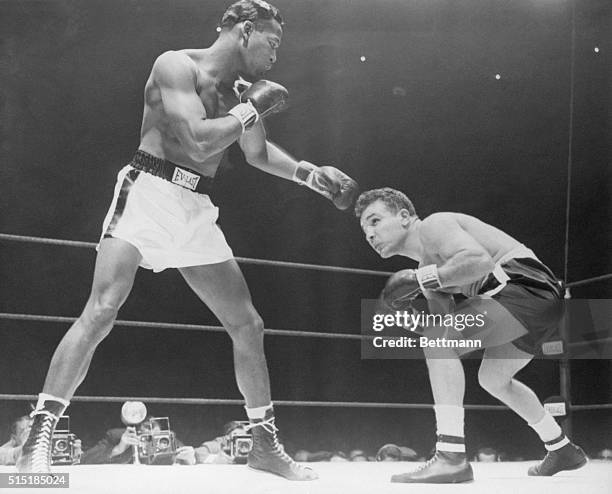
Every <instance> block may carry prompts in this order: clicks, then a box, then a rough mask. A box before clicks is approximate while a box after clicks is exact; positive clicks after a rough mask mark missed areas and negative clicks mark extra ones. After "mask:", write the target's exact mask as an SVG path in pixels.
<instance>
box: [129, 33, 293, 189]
mask: <svg viewBox="0 0 612 494" xmlns="http://www.w3.org/2000/svg"><path fill="white" fill-rule="evenodd" d="M260 24H261V26H263V27H262V29H254V30H253V31H252V34H251V35H250V37H249V40H248V43H247V44H246V45H245V46H246V47H247V48H245V49H247V50H248V57H247V56H245V57H241V56H240V55H238V54H237V53H236V49H235V46H233V45H232V46H228V45H224V44H219V46H217V47H215V46H213V47H211V48H205V49H187V50H180V51H169V52H166V53H163V54H162V55H161V56H159V57H158V59H157V60H156V61H155V63H154V65H153V69H152V70H151V74H150V76H149V79H148V80H147V83H146V85H145V90H144V112H143V119H142V127H141V132H140V136H141V142H140V146H139V149H140V150H142V151H145V152H147V153H149V154H152V155H153V156H157V157H158V158H164V159H167V160H169V161H172V162H173V163H176V164H178V165H182V166H185V167H187V168H190V169H192V170H194V171H197V172H199V173H201V174H202V175H206V176H214V174H215V172H216V170H217V168H218V166H219V163H220V162H221V158H222V156H223V151H224V150H225V149H226V148H227V147H228V146H230V145H231V144H232V143H233V142H235V141H236V140H238V142H239V144H240V146H241V148H242V150H243V151H244V153H245V156H246V158H247V161H249V163H250V164H252V165H254V166H257V167H260V166H261V167H263V166H265V165H267V163H268V158H271V159H272V160H273V161H277V160H276V159H275V158H276V154H277V150H276V147H275V146H273V145H272V144H271V143H266V134H265V130H264V127H263V125H262V123H261V121H260V122H258V123H257V124H255V126H254V127H253V128H252V129H251V130H250V131H249V132H248V133H245V134H244V135H243V134H242V127H241V125H240V122H239V121H238V120H237V119H236V118H235V117H233V116H231V115H228V113H227V112H228V110H229V109H231V108H232V107H234V106H236V105H237V104H238V103H239V101H238V99H237V97H236V94H235V93H234V90H233V86H234V81H235V80H236V79H237V78H238V77H239V76H242V77H244V78H246V79H248V80H249V81H251V82H254V81H256V80H259V79H261V78H263V76H264V75H265V74H266V72H267V71H269V70H270V69H271V68H272V66H273V64H274V63H275V62H276V50H277V49H278V47H279V46H280V42H281V37H282V28H281V26H280V24H278V23H277V22H276V21H261V22H260ZM232 50H233V52H232V53H229V52H230V51H232ZM229 55H231V56H232V60H236V63H235V64H234V65H231V66H230V65H228V64H227V63H226V60H228V56H229ZM269 154H271V156H268V155H269ZM287 167H288V165H285V166H284V167H282V168H287ZM289 168H291V167H289ZM266 171H268V172H269V173H273V174H275V175H279V176H282V177H283V178H290V173H289V172H291V171H293V170H292V169H291V170H289V171H287V170H283V169H281V170H270V169H268V170H266Z"/></svg>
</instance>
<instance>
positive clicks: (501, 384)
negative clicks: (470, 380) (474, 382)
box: [478, 365, 512, 396]
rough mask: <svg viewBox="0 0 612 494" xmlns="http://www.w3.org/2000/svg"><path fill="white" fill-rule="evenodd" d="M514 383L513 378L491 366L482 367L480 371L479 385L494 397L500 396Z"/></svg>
mask: <svg viewBox="0 0 612 494" xmlns="http://www.w3.org/2000/svg"><path fill="white" fill-rule="evenodd" d="M511 381H512V376H507V375H505V374H504V373H501V372H497V371H495V370H494V369H492V368H491V367H490V366H487V365H481V366H480V369H478V383H479V384H480V386H481V387H482V388H483V389H484V390H486V391H487V392H488V393H490V394H492V395H493V396H497V395H499V394H500V393H501V392H503V390H504V389H506V388H507V387H508V386H509V385H510V383H511Z"/></svg>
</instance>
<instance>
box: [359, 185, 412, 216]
mask: <svg viewBox="0 0 612 494" xmlns="http://www.w3.org/2000/svg"><path fill="white" fill-rule="evenodd" d="M376 201H382V202H383V203H384V204H385V206H387V209H389V211H392V212H394V213H397V212H399V211H400V210H401V209H406V210H407V211H408V212H409V213H410V216H416V217H417V218H418V216H417V214H416V210H415V209H414V206H413V204H412V201H411V200H410V199H408V196H406V194H404V193H403V192H400V191H399V190H396V189H392V188H391V187H383V188H382V189H372V190H366V191H365V192H363V193H362V194H361V195H360V196H359V197H358V198H357V202H356V204H355V216H357V218H361V215H362V214H363V211H364V209H365V208H367V207H368V206H369V205H370V204H372V203H373V202H376Z"/></svg>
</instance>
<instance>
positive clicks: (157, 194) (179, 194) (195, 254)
mask: <svg viewBox="0 0 612 494" xmlns="http://www.w3.org/2000/svg"><path fill="white" fill-rule="evenodd" d="M139 153H141V152H140V151H139ZM142 154H144V153H142ZM150 158H154V157H150ZM154 159H155V160H159V158H154ZM160 161H162V160H160ZM166 163H169V162H166ZM133 165H134V163H131V164H128V165H126V166H125V167H123V169H122V170H121V171H120V172H119V173H118V175H117V184H116V186H115V194H114V197H113V201H112V203H111V206H110V209H109V210H108V213H107V215H106V218H105V219H104V224H103V227H102V238H108V237H113V238H120V239H122V240H125V241H126V242H129V243H130V244H132V245H133V246H134V247H136V248H137V249H138V251H139V252H140V254H141V255H142V261H141V262H140V266H142V267H143V268H146V269H152V270H153V271H155V272H159V271H162V270H164V269H166V268H180V267H186V266H199V265H203V264H216V263H220V262H223V261H227V260H229V259H232V258H233V257H234V255H233V253H232V249H231V248H230V246H229V245H228V244H227V241H226V240H225V236H224V235H223V232H222V231H221V229H220V228H219V226H218V225H217V223H216V221H217V218H218V216H219V209H218V208H217V207H216V206H215V205H214V204H213V203H212V201H211V200H210V197H209V196H208V195H207V194H202V193H199V192H195V191H193V190H189V189H188V188H185V187H184V186H181V185H177V184H176V183H172V182H171V181H168V180H166V179H164V178H161V177H158V176H154V175H152V174H150V173H147V172H144V171H142V170H139V169H136V168H135V167H134V166H133ZM179 170H180V171H182V172H185V170H182V169H179ZM186 173H187V174H189V171H186ZM183 182H184V180H183Z"/></svg>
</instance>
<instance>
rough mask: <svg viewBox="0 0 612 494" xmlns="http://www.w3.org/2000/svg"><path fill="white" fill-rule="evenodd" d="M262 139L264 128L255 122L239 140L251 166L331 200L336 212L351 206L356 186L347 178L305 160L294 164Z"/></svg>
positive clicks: (289, 158) (338, 171) (291, 158)
mask: <svg viewBox="0 0 612 494" xmlns="http://www.w3.org/2000/svg"><path fill="white" fill-rule="evenodd" d="M265 137H266V134H265V129H264V127H263V125H262V124H261V122H258V123H257V124H256V125H255V126H254V127H253V128H251V129H250V130H249V131H247V132H245V133H244V135H243V136H242V137H241V138H240V141H239V142H240V146H241V147H242V150H243V151H244V153H245V156H246V159H247V161H248V162H249V163H250V164H251V165H253V166H254V167H256V168H259V169H260V170H263V171H265V172H267V173H270V174H272V175H276V176H277V177H281V178H284V179H287V180H292V181H294V182H297V183H299V184H300V185H305V186H307V187H308V188H310V189H312V190H314V191H315V192H317V193H318V194H321V195H322V196H324V197H326V198H327V199H329V200H330V201H332V202H333V203H334V205H335V206H336V207H337V208H338V209H347V208H349V207H350V206H351V205H352V204H353V202H354V201H355V199H356V198H357V195H358V186H357V182H355V181H354V180H353V179H352V178H351V177H349V176H348V175H346V174H345V173H343V172H342V171H340V170H338V169H337V168H334V167H333V166H320V167H319V166H316V165H313V164H312V163H309V162H307V161H299V162H298V161H296V160H295V159H294V158H293V157H292V156H291V155H290V154H289V153H287V152H286V151H284V150H283V149H281V148H280V147H279V146H277V145H276V144H273V143H272V142H270V141H268V140H266V139H265Z"/></svg>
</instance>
